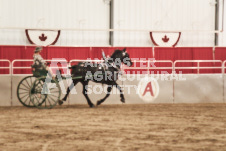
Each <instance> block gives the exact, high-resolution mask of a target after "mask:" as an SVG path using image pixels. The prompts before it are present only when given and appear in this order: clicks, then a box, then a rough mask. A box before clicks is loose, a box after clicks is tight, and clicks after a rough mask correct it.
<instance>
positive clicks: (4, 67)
mask: <svg viewBox="0 0 226 151" xmlns="http://www.w3.org/2000/svg"><path fill="white" fill-rule="evenodd" d="M0 62H7V63H9V65H8V66H7V67H6V66H0V69H8V70H9V73H8V74H4V75H11V62H10V61H9V60H7V59H0Z"/></svg>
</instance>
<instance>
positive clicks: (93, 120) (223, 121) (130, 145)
mask: <svg viewBox="0 0 226 151" xmlns="http://www.w3.org/2000/svg"><path fill="white" fill-rule="evenodd" d="M0 150H1V151H5V150H6V151H8V150H9V151H18V150H32V151H36V150H37V151H46V150H48V151H55V150H58V151H62V150H66V151H72V150H73V151H74V150H81V151H82V150H92V151H95V150H112V151H117V150H118V151H124V150H128V151H133V150H148V151H150V150H162V151H171V150H172V151H176V150H180V151H181V150H183V151H185V150H198V151H211V150H214V151H216V150H217V151H218V150H226V104H143V105H128V104H122V105H101V106H99V107H97V108H92V109H91V108H88V105H73V106H58V107H55V108H54V109H51V110H39V109H35V108H25V107H0Z"/></svg>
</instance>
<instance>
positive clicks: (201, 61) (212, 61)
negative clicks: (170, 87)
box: [173, 60, 222, 74]
mask: <svg viewBox="0 0 226 151" xmlns="http://www.w3.org/2000/svg"><path fill="white" fill-rule="evenodd" d="M178 63H197V66H196V67H194V66H193V67H177V64H178ZM200 63H220V66H219V67H214V66H208V67H200ZM173 66H174V71H176V70H177V69H197V74H199V73H200V69H222V61H221V60H176V61H174V65H173Z"/></svg>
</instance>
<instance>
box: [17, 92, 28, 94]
mask: <svg viewBox="0 0 226 151" xmlns="http://www.w3.org/2000/svg"><path fill="white" fill-rule="evenodd" d="M27 93H28V94H29V92H19V94H27Z"/></svg>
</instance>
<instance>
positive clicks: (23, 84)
mask: <svg viewBox="0 0 226 151" xmlns="http://www.w3.org/2000/svg"><path fill="white" fill-rule="evenodd" d="M21 84H22V85H23V86H25V87H26V88H27V89H28V90H29V89H30V88H29V87H28V86H26V85H24V84H23V83H21Z"/></svg>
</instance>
